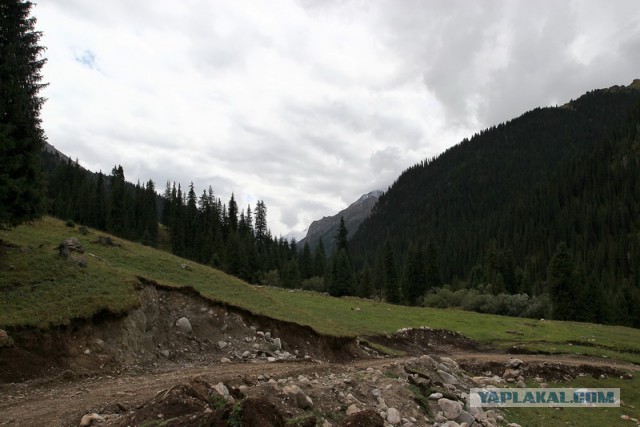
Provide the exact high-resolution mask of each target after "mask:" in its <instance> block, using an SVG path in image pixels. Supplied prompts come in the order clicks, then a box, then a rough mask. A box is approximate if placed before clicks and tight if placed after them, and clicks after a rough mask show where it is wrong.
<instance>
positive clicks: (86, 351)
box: [83, 349, 91, 356]
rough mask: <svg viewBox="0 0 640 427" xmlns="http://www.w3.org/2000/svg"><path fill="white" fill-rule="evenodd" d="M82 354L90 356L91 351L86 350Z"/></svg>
mask: <svg viewBox="0 0 640 427" xmlns="http://www.w3.org/2000/svg"><path fill="white" fill-rule="evenodd" d="M83 353H84V354H86V355H87V356H88V355H90V354H91V350H89V349H86V350H85V351H84V352H83Z"/></svg>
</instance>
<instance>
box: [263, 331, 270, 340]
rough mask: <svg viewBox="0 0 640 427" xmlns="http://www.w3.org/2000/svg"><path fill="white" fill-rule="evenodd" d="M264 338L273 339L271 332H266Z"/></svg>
mask: <svg viewBox="0 0 640 427" xmlns="http://www.w3.org/2000/svg"><path fill="white" fill-rule="evenodd" d="M264 339H266V340H270V339H271V332H265V333H264Z"/></svg>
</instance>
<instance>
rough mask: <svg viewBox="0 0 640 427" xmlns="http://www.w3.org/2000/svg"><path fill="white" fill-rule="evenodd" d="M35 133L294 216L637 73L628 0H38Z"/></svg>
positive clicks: (297, 224)
mask: <svg viewBox="0 0 640 427" xmlns="http://www.w3.org/2000/svg"><path fill="white" fill-rule="evenodd" d="M33 12H34V15H35V16H36V18H37V19H38V28H39V29H40V30H41V31H43V33H44V36H43V38H42V40H41V43H42V44H43V45H44V46H46V47H47V51H46V57H47V58H48V63H47V65H46V67H45V69H44V77H45V80H46V81H47V82H48V83H49V84H50V85H49V87H48V88H47V89H46V90H45V91H44V96H45V97H47V98H48V101H47V103H46V104H45V107H44V109H43V111H42V119H43V126H44V128H45V131H46V133H47V135H48V139H49V143H51V144H53V145H54V146H55V147H56V148H58V149H59V150H61V151H62V152H64V153H65V154H67V155H69V156H70V157H72V158H78V159H79V160H80V163H81V164H82V165H83V166H85V167H87V168H89V169H91V170H94V171H97V170H102V171H103V172H110V171H111V169H112V167H113V166H114V165H116V164H121V165H122V166H123V167H124V170H125V175H126V177H127V179H128V180H129V181H132V182H136V181H137V180H141V181H146V180H148V179H153V180H154V181H155V182H156V185H157V186H158V187H159V190H160V191H162V190H163V189H164V187H165V184H166V182H167V180H171V181H175V182H180V183H182V185H183V186H187V185H188V184H189V182H191V181H193V182H194V184H195V187H196V191H197V192H198V193H200V192H202V190H203V189H204V188H205V187H206V186H208V185H212V187H213V189H214V191H215V192H216V194H217V195H218V196H220V197H221V198H222V199H223V201H225V202H226V201H227V200H228V198H229V196H230V195H231V193H232V192H234V193H235V196H236V199H237V200H238V201H239V204H240V205H242V206H246V205H247V204H251V206H255V202H256V201H257V200H258V199H262V200H264V201H265V203H266V204H267V207H268V219H269V225H270V227H271V229H272V230H273V231H274V232H275V233H276V234H285V233H288V232H290V231H302V230H303V229H305V228H306V227H307V226H308V225H309V223H310V222H311V221H312V220H314V219H318V218H321V217H322V216H325V215H332V214H335V213H336V212H338V211H339V210H340V209H343V208H344V207H346V206H347V205H348V204H349V203H351V202H353V201H354V200H356V199H357V198H358V197H359V196H360V195H361V194H363V193H365V192H368V191H371V190H374V189H383V190H384V189H386V188H387V187H388V186H389V185H390V184H391V183H392V182H393V181H394V179H395V178H396V177H397V176H398V175H399V174H400V172H401V171H402V170H404V169H406V168H407V167H409V166H411V165H413V164H415V163H417V162H419V161H420V160H421V159H424V158H426V157H431V156H434V155H437V154H439V153H441V152H442V151H443V150H445V149H446V148H447V147H450V146H451V145H453V144H456V143H457V142H459V141H460V140H461V139H462V138H464V137H467V136H471V135H472V134H473V133H474V132H476V131H479V130H481V129H482V128H485V127H487V126H490V125H493V124H498V123H500V122H503V121H505V120H508V119H510V118H514V117H516V116H519V115H520V114H522V113H524V112H525V111H527V110H530V109H532V108H535V107H537V106H546V105H556V104H563V103H565V102H567V101H569V100H570V99H572V98H576V97H578V96H579V95H580V94H582V93H584V92H586V91H588V90H591V89H595V88H602V87H609V86H612V85H616V84H619V85H627V84H629V83H631V81H632V80H633V79H634V78H640V55H639V53H640V4H639V3H638V1H637V0H628V1H623V0H611V1H601V0H593V1H590V0H579V1H569V0H565V1H557V0H551V1H530V0H504V1H499V0H484V1H472V0H446V1H445V0H438V1H436V0H353V1H350V0H299V1H294V0H256V1H243V0H181V1H174V0H153V1H151V0H148V1H130V0H109V1H104V0H40V1H39V4H38V5H37V6H36V7H35V8H34V11H33Z"/></svg>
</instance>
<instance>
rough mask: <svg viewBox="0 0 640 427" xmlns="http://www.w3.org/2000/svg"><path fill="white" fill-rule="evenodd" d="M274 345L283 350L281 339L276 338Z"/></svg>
mask: <svg viewBox="0 0 640 427" xmlns="http://www.w3.org/2000/svg"><path fill="white" fill-rule="evenodd" d="M273 345H275V346H276V348H277V349H278V350H282V341H280V338H274V339H273Z"/></svg>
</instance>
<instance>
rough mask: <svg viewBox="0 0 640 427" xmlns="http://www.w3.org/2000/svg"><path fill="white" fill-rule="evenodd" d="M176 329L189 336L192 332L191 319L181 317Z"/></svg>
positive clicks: (177, 321)
mask: <svg viewBox="0 0 640 427" xmlns="http://www.w3.org/2000/svg"><path fill="white" fill-rule="evenodd" d="M176 327H177V328H178V329H179V330H180V331H181V332H184V333H185V334H188V333H189V332H191V331H192V328H191V322H189V319H187V318H186V317H181V318H179V319H178V320H176Z"/></svg>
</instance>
